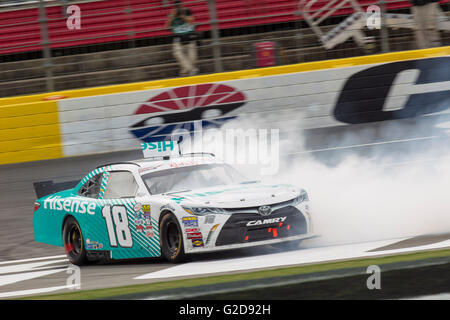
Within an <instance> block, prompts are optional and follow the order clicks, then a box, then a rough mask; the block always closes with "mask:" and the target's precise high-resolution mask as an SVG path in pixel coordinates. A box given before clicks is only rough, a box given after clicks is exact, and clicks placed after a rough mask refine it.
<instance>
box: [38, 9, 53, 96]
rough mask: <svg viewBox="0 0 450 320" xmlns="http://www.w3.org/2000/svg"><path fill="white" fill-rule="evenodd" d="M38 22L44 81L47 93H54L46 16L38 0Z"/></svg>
mask: <svg viewBox="0 0 450 320" xmlns="http://www.w3.org/2000/svg"><path fill="white" fill-rule="evenodd" d="M39 22H40V25H41V38H42V42H41V44H42V47H43V49H42V51H43V54H44V68H45V81H46V85H47V91H55V85H54V82H53V64H52V54H51V51H50V41H49V37H48V24H47V15H46V13H45V3H44V0H39Z"/></svg>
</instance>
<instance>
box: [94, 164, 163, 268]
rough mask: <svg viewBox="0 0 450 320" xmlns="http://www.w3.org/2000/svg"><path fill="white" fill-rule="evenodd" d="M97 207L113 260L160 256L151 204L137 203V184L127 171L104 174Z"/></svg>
mask: <svg viewBox="0 0 450 320" xmlns="http://www.w3.org/2000/svg"><path fill="white" fill-rule="evenodd" d="M101 186H102V187H101V188H100V192H99V199H98V201H99V203H98V205H99V208H100V211H101V217H102V218H103V226H104V230H106V232H107V241H108V246H109V248H110V250H111V257H112V258H113V259H126V258H140V257H156V256H160V244H159V237H158V233H157V222H156V220H155V219H152V217H151V214H150V205H149V204H148V203H142V202H141V201H139V202H138V201H136V196H137V195H138V193H139V190H140V188H139V185H138V183H137V181H136V179H135V176H134V175H133V173H132V172H131V171H128V170H112V171H107V172H104V173H103V178H102V183H101Z"/></svg>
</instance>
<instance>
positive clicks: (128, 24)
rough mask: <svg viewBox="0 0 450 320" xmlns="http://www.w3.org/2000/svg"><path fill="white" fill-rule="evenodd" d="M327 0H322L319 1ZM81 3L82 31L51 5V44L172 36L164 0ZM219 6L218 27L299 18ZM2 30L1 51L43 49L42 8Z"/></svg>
mask: <svg viewBox="0 0 450 320" xmlns="http://www.w3.org/2000/svg"><path fill="white" fill-rule="evenodd" d="M325 2H326V1H325V0H323V1H319V2H318V4H317V6H319V7H320V5H323V3H325ZM388 2H389V1H388ZM445 2H448V1H445ZM185 3H186V6H189V7H190V8H191V9H192V10H193V12H194V15H195V19H196V22H197V23H198V24H199V27H198V29H199V31H206V30H209V29H210V26H209V24H208V22H209V13H208V4H207V2H206V1H193V2H192V3H190V2H189V1H185ZM321 3H322V4H321ZM359 3H361V5H362V6H363V7H364V6H366V5H370V4H373V3H374V0H359ZM79 6H80V8H81V19H82V20H81V29H80V30H68V29H67V27H66V22H65V19H64V16H63V10H62V8H61V7H60V6H50V7H48V8H47V18H48V19H49V23H48V25H49V37H50V42H51V47H52V48H64V47H71V46H81V45H89V44H97V43H107V42H114V41H122V40H129V39H142V38H148V37H159V36H168V35H170V33H169V32H168V30H165V29H164V23H165V19H166V16H167V14H168V12H169V10H170V7H167V6H161V1H160V0H150V1H149V0H107V1H94V2H86V3H81V4H79ZM128 6H129V7H128ZM216 6H217V16H218V20H219V28H220V29H230V28H237V27H247V26H254V25H261V24H272V23H280V22H287V21H294V20H297V19H298V18H299V17H298V16H297V15H296V11H297V6H298V0H217V1H216ZM406 7H409V3H408V1H400V2H399V1H396V2H395V3H391V4H388V8H389V9H398V8H406ZM127 9H131V13H130V14H127V12H126V10H127ZM348 10H351V9H345V8H344V9H341V10H339V11H337V12H336V13H335V14H336V15H343V14H348V13H349V12H347V11H348ZM0 34H1V35H2V36H1V37H0V54H6V53H17V52H30V51H36V50H40V49H41V30H40V24H39V10H38V9H37V8H31V9H20V10H19V9H15V10H11V11H4V12H0Z"/></svg>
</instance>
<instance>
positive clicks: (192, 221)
mask: <svg viewBox="0 0 450 320" xmlns="http://www.w3.org/2000/svg"><path fill="white" fill-rule="evenodd" d="M181 221H182V222H183V225H184V226H185V227H198V218H197V217H183V218H181Z"/></svg>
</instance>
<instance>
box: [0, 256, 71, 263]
mask: <svg viewBox="0 0 450 320" xmlns="http://www.w3.org/2000/svg"><path fill="white" fill-rule="evenodd" d="M65 257H66V256H65V255H59V256H49V257H39V258H29V259H22V260H10V261H0V265H3V264H12V263H22V262H30V261H41V260H50V259H61V258H65Z"/></svg>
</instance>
